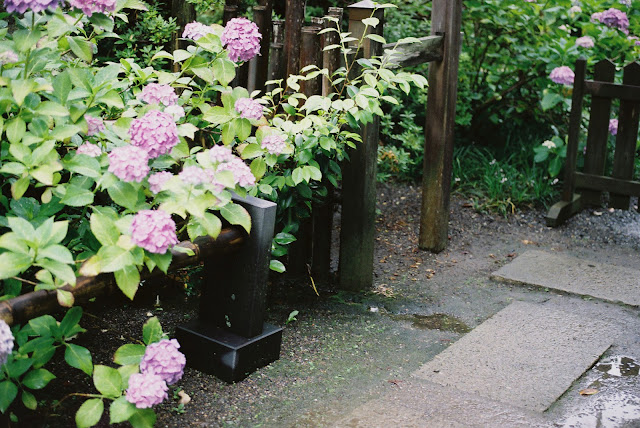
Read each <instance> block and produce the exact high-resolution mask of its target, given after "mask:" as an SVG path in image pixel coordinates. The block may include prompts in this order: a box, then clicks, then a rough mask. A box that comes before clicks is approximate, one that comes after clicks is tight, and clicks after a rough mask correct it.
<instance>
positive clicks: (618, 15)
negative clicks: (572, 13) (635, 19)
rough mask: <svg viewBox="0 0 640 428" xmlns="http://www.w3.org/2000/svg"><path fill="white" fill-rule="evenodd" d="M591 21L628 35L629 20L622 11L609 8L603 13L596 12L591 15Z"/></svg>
mask: <svg viewBox="0 0 640 428" xmlns="http://www.w3.org/2000/svg"><path fill="white" fill-rule="evenodd" d="M591 20H592V21H600V22H601V23H602V24H604V25H606V26H607V27H611V28H617V29H619V30H620V31H622V32H623V33H625V34H629V18H627V14H626V13H624V12H623V11H621V10H619V9H615V8H613V7H612V8H609V9H607V10H605V11H604V12H596V13H594V14H593V15H591Z"/></svg>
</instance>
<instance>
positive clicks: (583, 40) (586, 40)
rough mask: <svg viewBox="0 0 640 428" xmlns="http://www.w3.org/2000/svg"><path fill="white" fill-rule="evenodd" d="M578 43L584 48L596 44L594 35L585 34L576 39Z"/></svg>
mask: <svg viewBox="0 0 640 428" xmlns="http://www.w3.org/2000/svg"><path fill="white" fill-rule="evenodd" d="M576 45H578V46H581V47H583V48H592V47H594V46H595V43H594V41H593V37H589V36H583V37H578V38H577V39H576Z"/></svg>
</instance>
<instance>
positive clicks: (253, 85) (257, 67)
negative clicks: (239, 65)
mask: <svg viewBox="0 0 640 428" xmlns="http://www.w3.org/2000/svg"><path fill="white" fill-rule="evenodd" d="M264 3H265V4H264V5H258V6H254V7H253V20H254V21H255V23H256V25H257V26H258V28H259V29H260V34H262V41H261V44H260V55H258V56H256V57H254V58H253V59H252V60H251V61H249V81H248V82H247V89H248V90H249V93H251V92H253V91H254V90H256V89H258V90H260V91H264V89H265V88H264V82H266V81H267V80H268V75H269V49H270V47H271V46H270V45H271V27H272V25H271V2H270V1H268V2H264Z"/></svg>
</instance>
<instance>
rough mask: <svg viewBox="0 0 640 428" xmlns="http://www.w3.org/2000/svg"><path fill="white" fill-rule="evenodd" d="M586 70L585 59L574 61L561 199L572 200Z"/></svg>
mask: <svg viewBox="0 0 640 428" xmlns="http://www.w3.org/2000/svg"><path fill="white" fill-rule="evenodd" d="M586 72H587V61H586V60H585V59H584V58H580V59H579V60H577V61H576V67H575V77H574V80H573V95H572V98H571V114H570V116H569V135H568V143H567V157H566V158H565V162H564V187H563V190H562V200H563V201H565V202H569V201H571V200H573V194H574V191H575V179H574V176H573V174H574V173H575V172H576V161H577V159H576V158H577V155H578V141H579V139H580V124H581V122H582V102H583V99H584V78H585V76H586Z"/></svg>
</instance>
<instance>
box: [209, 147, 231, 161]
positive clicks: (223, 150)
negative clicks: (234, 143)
mask: <svg viewBox="0 0 640 428" xmlns="http://www.w3.org/2000/svg"><path fill="white" fill-rule="evenodd" d="M209 158H210V159H211V162H229V161H231V160H233V159H234V158H235V156H234V154H233V153H231V149H230V148H229V147H227V146H213V147H211V149H209Z"/></svg>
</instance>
